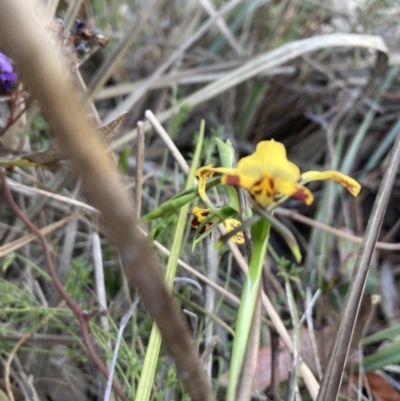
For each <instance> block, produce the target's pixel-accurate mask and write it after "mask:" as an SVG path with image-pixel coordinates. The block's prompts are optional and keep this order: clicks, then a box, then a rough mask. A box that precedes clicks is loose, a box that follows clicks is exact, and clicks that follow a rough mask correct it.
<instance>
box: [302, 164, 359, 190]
mask: <svg viewBox="0 0 400 401" xmlns="http://www.w3.org/2000/svg"><path fill="white" fill-rule="evenodd" d="M300 180H301V183H302V184H306V183H308V182H310V181H321V180H332V181H336V182H338V183H339V184H341V185H343V186H344V187H345V188H346V189H347V190H348V191H349V192H350V193H351V194H352V195H353V196H357V195H358V194H359V192H360V189H361V185H360V184H359V183H358V182H357V181H356V180H354V179H353V178H351V177H349V176H348V175H346V174H342V173H339V172H338V171H334V170H327V171H307V172H306V173H303V174H302V175H301V177H300Z"/></svg>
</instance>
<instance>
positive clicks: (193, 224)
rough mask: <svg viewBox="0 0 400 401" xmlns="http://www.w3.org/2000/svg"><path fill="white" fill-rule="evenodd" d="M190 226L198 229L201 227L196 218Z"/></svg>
mask: <svg viewBox="0 0 400 401" xmlns="http://www.w3.org/2000/svg"><path fill="white" fill-rule="evenodd" d="M190 224H191V225H192V227H193V228H197V227H198V226H199V225H200V222H199V220H198V219H197V217H194V218H193V220H192V221H191V223H190Z"/></svg>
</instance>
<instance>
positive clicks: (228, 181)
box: [224, 175, 240, 187]
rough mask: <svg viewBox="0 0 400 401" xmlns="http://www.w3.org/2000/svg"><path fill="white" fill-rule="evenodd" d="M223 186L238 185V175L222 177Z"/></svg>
mask: <svg viewBox="0 0 400 401" xmlns="http://www.w3.org/2000/svg"><path fill="white" fill-rule="evenodd" d="M224 181H225V185H233V186H236V187H237V186H239V185H240V177H239V176H238V175H225V176H224Z"/></svg>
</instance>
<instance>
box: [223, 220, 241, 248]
mask: <svg viewBox="0 0 400 401" xmlns="http://www.w3.org/2000/svg"><path fill="white" fill-rule="evenodd" d="M240 225H241V223H240V221H239V220H235V219H226V220H225V221H224V226H225V229H226V232H228V233H229V232H230V231H233V230H234V229H235V228H237V227H239V226H240ZM231 240H232V241H233V242H235V243H236V244H243V243H244V234H243V232H238V233H237V234H236V235H234V236H233V237H232V238H231Z"/></svg>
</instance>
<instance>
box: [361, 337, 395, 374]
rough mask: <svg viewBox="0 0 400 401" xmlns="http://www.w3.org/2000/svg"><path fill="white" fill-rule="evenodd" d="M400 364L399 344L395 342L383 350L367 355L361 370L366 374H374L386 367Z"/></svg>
mask: <svg viewBox="0 0 400 401" xmlns="http://www.w3.org/2000/svg"><path fill="white" fill-rule="evenodd" d="M399 363H400V343H399V342H396V343H393V344H391V345H389V346H387V347H386V348H385V349H383V350H381V351H378V352H375V353H374V354H372V355H368V356H367V357H365V358H364V360H363V368H364V370H365V371H366V372H374V371H375V370H378V369H382V368H383V367H385V366H387V365H396V364H399Z"/></svg>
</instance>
